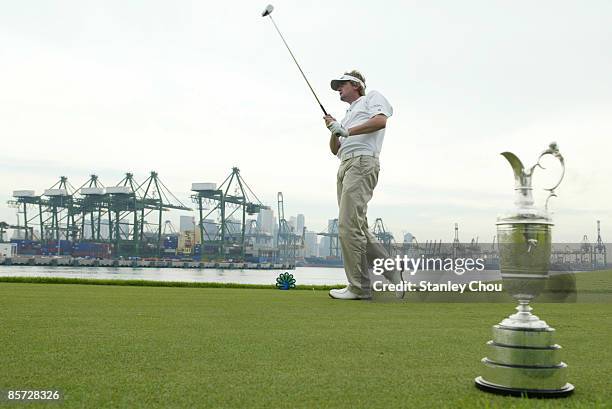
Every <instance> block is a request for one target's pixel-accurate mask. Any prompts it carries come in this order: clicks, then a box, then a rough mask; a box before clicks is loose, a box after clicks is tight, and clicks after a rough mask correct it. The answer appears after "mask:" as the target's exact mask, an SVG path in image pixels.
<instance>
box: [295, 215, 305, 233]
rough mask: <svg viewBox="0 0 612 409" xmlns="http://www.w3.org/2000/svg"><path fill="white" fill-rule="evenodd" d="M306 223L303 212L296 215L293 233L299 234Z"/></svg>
mask: <svg viewBox="0 0 612 409" xmlns="http://www.w3.org/2000/svg"><path fill="white" fill-rule="evenodd" d="M305 225H306V218H305V217H304V215H303V214H301V213H300V214H298V215H297V221H296V222H295V233H296V234H299V235H301V234H302V232H303V231H304V226H305Z"/></svg>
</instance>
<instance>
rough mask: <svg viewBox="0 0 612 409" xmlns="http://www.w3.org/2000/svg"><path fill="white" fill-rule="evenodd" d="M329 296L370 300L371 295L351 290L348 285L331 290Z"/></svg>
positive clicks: (342, 298) (338, 298) (339, 298)
mask: <svg viewBox="0 0 612 409" xmlns="http://www.w3.org/2000/svg"><path fill="white" fill-rule="evenodd" d="M329 296H330V297H331V298H335V299H337V300H369V299H370V298H371V297H369V296H366V295H359V294H355V293H353V292H351V291H349V289H348V287H344V288H342V289H339V290H329Z"/></svg>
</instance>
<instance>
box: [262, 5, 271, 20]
mask: <svg viewBox="0 0 612 409" xmlns="http://www.w3.org/2000/svg"><path fill="white" fill-rule="evenodd" d="M272 10H274V6H273V5H271V4H268V5H267V6H266V8H265V9H264V11H263V12H262V13H261V16H262V17H265V16H268V15H270V13H272Z"/></svg>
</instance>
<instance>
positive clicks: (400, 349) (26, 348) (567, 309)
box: [0, 283, 612, 408]
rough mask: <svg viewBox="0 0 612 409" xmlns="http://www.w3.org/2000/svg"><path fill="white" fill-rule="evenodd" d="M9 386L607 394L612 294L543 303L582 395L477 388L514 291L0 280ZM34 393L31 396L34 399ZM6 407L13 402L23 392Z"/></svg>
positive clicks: (319, 404)
mask: <svg viewBox="0 0 612 409" xmlns="http://www.w3.org/2000/svg"><path fill="white" fill-rule="evenodd" d="M0 311H1V312H0V345H2V353H1V354H0V368H1V370H0V389H2V388H4V389H7V388H19V389H24V388H29V389H31V388H38V389H49V388H60V389H62V390H63V391H64V392H65V401H64V402H63V403H62V404H61V405H60V406H58V407H69V408H72V407H88V408H94V407H95V408H104V407H109V408H110V407H113V408H115V407H125V408H138V407H143V408H154V407H160V408H161V407H236V408H246V407H249V408H251V407H266V408H276V407H287V408H300V407H304V408H314V407H316V408H323V407H345V408H396V407H403V408H433V407H436V408H438V407H444V408H474V407H489V408H536V407H537V408H540V407H543V408H557V407H562V408H566V407H567V408H592V407H610V402H612V388H610V381H609V380H610V374H611V373H612V348H611V347H610V339H611V336H612V304H604V303H601V304H593V303H591V304H539V305H537V308H536V311H535V312H536V313H537V314H538V315H540V317H542V318H543V319H545V320H546V321H547V322H548V323H549V324H550V325H552V326H554V327H555V328H556V329H557V342H558V343H559V344H561V345H562V346H563V347H564V349H563V360H564V361H565V362H567V363H568V364H569V381H570V382H572V383H574V385H575V386H576V392H575V394H574V395H573V396H572V397H570V398H567V399H562V400H527V399H520V398H511V397H500V396H496V395H491V394H487V393H484V392H481V391H479V390H477V389H476V388H475V387H474V386H473V379H474V377H476V376H477V375H479V374H480V372H481V363H480V359H481V358H482V357H484V356H485V355H486V353H487V351H486V347H485V343H486V341H487V340H489V338H490V327H491V325H493V324H495V323H497V322H499V321H500V320H501V319H502V318H503V317H505V316H507V315H508V314H510V313H512V312H513V305H512V304H482V303H480V304H468V303H463V304H450V303H446V304H442V303H439V304H436V303H406V304H391V303H389V304H387V303H375V302H364V301H337V300H332V299H330V298H329V297H328V296H327V294H326V292H324V291H278V290H267V289H259V290H252V289H229V288H173V287H167V288H164V287H140V286H138V287H134V286H93V285H66V284H57V285H46V284H26V283H1V284H0ZM36 406H38V405H36V404H32V405H28V406H27V407H36ZM7 407H16V406H15V405H11V406H7Z"/></svg>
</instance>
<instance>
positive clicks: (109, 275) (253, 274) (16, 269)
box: [0, 266, 346, 285]
mask: <svg viewBox="0 0 612 409" xmlns="http://www.w3.org/2000/svg"><path fill="white" fill-rule="evenodd" d="M285 271H288V272H289V273H291V274H293V277H294V278H295V279H296V284H298V285H338V284H346V276H345V274H344V269H342V268H332V267H297V268H296V269H295V270H251V269H248V270H231V269H212V268H211V269H208V268H207V269H189V268H149V267H146V268H131V267H120V268H117V267H49V266H0V276H3V277H11V276H12V277H67V278H91V279H111V280H112V279H115V280H149V281H184V282H197V283H238V284H275V283H276V277H278V275H279V274H281V273H284V272H285Z"/></svg>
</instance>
